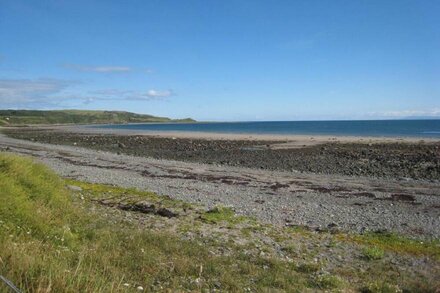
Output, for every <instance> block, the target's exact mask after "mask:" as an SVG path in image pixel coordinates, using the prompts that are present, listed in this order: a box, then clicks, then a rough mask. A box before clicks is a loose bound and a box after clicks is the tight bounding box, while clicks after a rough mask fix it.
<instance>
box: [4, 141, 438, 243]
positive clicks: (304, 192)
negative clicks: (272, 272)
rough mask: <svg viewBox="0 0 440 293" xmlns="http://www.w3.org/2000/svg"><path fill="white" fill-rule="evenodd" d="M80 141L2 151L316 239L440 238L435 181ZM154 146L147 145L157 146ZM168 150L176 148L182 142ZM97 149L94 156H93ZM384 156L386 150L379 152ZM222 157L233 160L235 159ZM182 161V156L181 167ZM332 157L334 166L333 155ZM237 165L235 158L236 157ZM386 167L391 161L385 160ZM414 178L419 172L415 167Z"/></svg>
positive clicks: (23, 144)
mask: <svg viewBox="0 0 440 293" xmlns="http://www.w3.org/2000/svg"><path fill="white" fill-rule="evenodd" d="M61 136H62V135H61ZM55 138H57V139H59V138H60V134H59V133H58V134H57V133H53V134H52V136H51V139H55ZM67 138H68V137H65V138H61V139H62V140H64V139H67ZM80 138H81V137H80V136H75V137H74V138H73V140H69V142H68V143H67V144H66V143H65V144H61V145H60V144H56V142H55V141H52V143H45V142H44V140H43V137H40V139H35V140H32V141H30V140H22V139H16V138H12V137H7V136H5V135H3V134H2V135H0V150H6V151H9V152H15V153H19V154H24V155H30V156H34V157H37V158H38V159H39V160H40V161H42V162H44V163H46V164H47V165H49V166H50V167H51V168H53V169H54V170H55V171H56V172H57V173H58V174H60V175H61V176H63V177H66V178H73V179H75V180H83V181H87V182H94V183H97V182H99V183H104V184H111V185H117V186H123V187H127V188H132V187H135V188H139V189H144V190H149V191H153V192H155V193H157V194H159V195H164V196H170V197H172V198H174V199H177V200H183V201H186V202H190V203H196V204H202V205H203V206H205V207H206V208H213V207H215V206H217V205H222V206H229V207H233V209H234V211H235V212H236V213H238V214H240V215H246V216H252V217H256V218H257V219H259V220H260V221H262V222H264V223H270V224H274V225H277V226H300V227H307V228H308V229H312V230H316V231H321V230H325V229H329V227H337V229H340V230H341V231H349V232H354V233H364V232H366V231H391V232H396V233H400V234H404V235H408V236H410V237H422V238H425V239H438V238H439V230H438V227H439V221H440V217H439V215H440V214H439V209H438V206H440V205H439V200H440V193H439V192H440V191H439V190H440V189H439V186H440V181H438V180H429V179H428V180H427V178H414V179H410V178H403V177H404V176H400V175H398V174H397V175H398V176H394V175H393V174H392V173H389V174H390V175H391V176H385V175H384V174H388V173H387V172H388V171H386V170H385V169H380V170H379V171H380V173H377V170H375V169H374V168H373V169H372V173H371V174H376V175H378V174H380V176H379V177H371V176H365V175H366V174H354V173H353V174H341V173H335V172H334V168H336V167H337V166H338V165H337V164H335V163H334V162H333V161H329V162H328V161H327V159H322V158H318V159H317V160H316V162H315V161H314V160H307V156H306V154H303V153H300V154H301V155H300V156H299V157H300V160H301V162H303V163H304V164H305V166H313V164H315V163H316V164H317V166H321V167H323V166H326V165H328V166H329V167H330V169H328V171H329V172H324V173H322V172H321V173H319V172H313V171H311V170H308V171H305V172H300V171H295V170H272V169H264V168H263V169H261V168H259V167H258V165H256V166H254V165H253V164H251V165H250V167H248V166H243V165H237V166H233V165H228V164H219V163H218V161H214V163H211V164H209V163H208V164H207V163H206V162H204V161H200V162H197V161H189V160H188V161H177V160H175V159H173V158H165V157H166V156H165V155H164V156H159V157H158V158H156V157H155V156H147V155H146V156H139V154H137V153H134V154H130V153H129V150H130V146H129V145H128V143H127V141H123V142H122V143H124V144H126V146H125V147H123V148H120V147H119V146H114V149H108V148H106V146H107V147H113V146H112V144H116V141H114V138H111V140H110V141H100V140H92V141H90V137H87V138H84V139H87V140H88V142H89V144H87V145H86V144H85V142H86V141H87V140H83V141H81V140H80ZM150 140H151V142H150V143H154V141H155V140H154V139H150V138H149V139H148V141H150ZM54 142H55V144H54ZM73 142H77V143H76V144H73ZM169 142H173V143H176V142H178V140H176V141H175V140H169ZM93 143H95V144H94V146H95V147H94V149H90V148H88V146H91V145H92V144H93ZM138 143H139V142H138V141H137V142H136V144H138ZM164 146H166V145H162V144H160V145H158V147H157V148H156V149H157V150H160V151H164V150H165V151H166V148H164ZM338 146H339V145H338ZM149 147H153V145H143V144H142V149H143V150H145V149H148V148H149ZM356 150H357V149H356ZM295 151H298V150H295ZM385 151H387V150H386V149H383V148H382V147H381V149H380V152H385ZM402 151H403V152H402V153H401V154H408V153H407V151H406V150H402ZM222 152H223V153H224V154H231V153H232V154H234V155H235V154H236V153H235V151H227V150H226V151H225V150H222ZM185 153H186V151H184V152H180V151H177V155H178V157H179V158H180V159H183V157H182V155H183V154H185ZM259 153H260V152H252V151H251V152H250V154H259ZM169 154H171V155H174V154H176V151H175V150H173V149H172V150H171V151H170V153H169ZM200 154H203V152H202V153H200ZM200 154H199V155H198V156H199V157H200ZM261 154H262V155H263V156H259V155H258V156H257V157H256V158H255V162H257V164H260V163H262V162H264V157H265V156H267V154H268V153H264V152H263V153H261ZM330 157H331V158H335V156H334V153H333V152H332V153H331V154H330ZM344 157H345V154H344V155H343V156H338V157H336V159H337V161H340V160H341V159H342V158H344ZM399 157H400V155H399ZM405 157H406V156H405ZM234 159H235V160H236V159H237V157H236V156H234ZM243 159H245V158H243ZM386 159H387V160H388V159H389V156H388V155H386ZM252 162H253V161H252ZM282 162H286V160H285V158H282V159H281V161H274V164H276V166H280V165H281V164H282ZM396 162H397V161H396ZM422 163H423V164H424V162H422ZM349 166H350V161H347V162H342V164H341V168H343V170H347V168H349ZM401 166H402V167H399V169H398V170H403V169H404V168H403V166H404V165H401ZM371 167H374V166H371ZM383 167H385V166H383ZM353 170H358V166H357V165H355V166H354V168H353ZM410 170H414V168H413V167H410ZM324 171H325V170H324ZM330 171H331V172H330ZM390 171H392V170H390ZM421 174H422V175H423V173H421ZM347 175H349V176H347ZM401 175H405V174H401ZM433 179H434V178H433ZM437 179H438V177H437ZM378 215H380V216H378Z"/></svg>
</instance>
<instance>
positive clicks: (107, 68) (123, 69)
mask: <svg viewBox="0 0 440 293" xmlns="http://www.w3.org/2000/svg"><path fill="white" fill-rule="evenodd" d="M64 67H65V68H68V69H72V70H76V71H81V72H96V73H127V72H131V71H133V68H132V67H129V66H111V65H102V66H88V65H79V64H64Z"/></svg>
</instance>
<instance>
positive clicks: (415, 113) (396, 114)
mask: <svg viewBox="0 0 440 293" xmlns="http://www.w3.org/2000/svg"><path fill="white" fill-rule="evenodd" d="M369 116H375V117H388V118H404V117H437V116H438V117H440V108H433V109H429V110H400V111H385V112H371V113H369Z"/></svg>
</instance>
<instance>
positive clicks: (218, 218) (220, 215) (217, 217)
mask: <svg viewBox="0 0 440 293" xmlns="http://www.w3.org/2000/svg"><path fill="white" fill-rule="evenodd" d="M200 217H201V219H202V220H203V221H206V222H209V223H221V222H225V223H228V224H232V225H233V224H237V223H240V222H242V221H243V220H244V219H245V217H242V216H237V215H236V214H235V212H234V210H233V209H231V208H229V207H223V206H216V207H214V208H212V209H211V210H209V211H207V212H205V213H203V214H202V215H201V216H200Z"/></svg>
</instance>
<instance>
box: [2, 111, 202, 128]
mask: <svg viewBox="0 0 440 293" xmlns="http://www.w3.org/2000/svg"><path fill="white" fill-rule="evenodd" d="M193 121H194V120H192V119H189V118H188V119H180V120H179V119H177V120H173V119H170V118H166V117H156V116H152V115H145V114H135V113H130V112H124V111H90V110H54V111H39V110H0V126H19V125H34V124H97V123H109V124H110V123H111V124H117V123H141V122H193Z"/></svg>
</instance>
